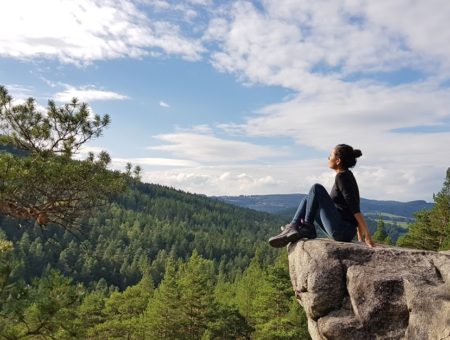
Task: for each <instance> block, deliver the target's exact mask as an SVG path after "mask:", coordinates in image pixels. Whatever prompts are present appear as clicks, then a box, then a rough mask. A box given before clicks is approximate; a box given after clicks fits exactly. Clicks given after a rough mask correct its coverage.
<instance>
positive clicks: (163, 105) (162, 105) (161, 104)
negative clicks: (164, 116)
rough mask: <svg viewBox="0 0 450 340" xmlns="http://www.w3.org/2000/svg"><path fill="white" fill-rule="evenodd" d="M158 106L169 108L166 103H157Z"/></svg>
mask: <svg viewBox="0 0 450 340" xmlns="http://www.w3.org/2000/svg"><path fill="white" fill-rule="evenodd" d="M159 106H161V107H165V108H169V107H170V105H169V104H167V103H166V102H164V101H162V100H161V101H160V102H159Z"/></svg>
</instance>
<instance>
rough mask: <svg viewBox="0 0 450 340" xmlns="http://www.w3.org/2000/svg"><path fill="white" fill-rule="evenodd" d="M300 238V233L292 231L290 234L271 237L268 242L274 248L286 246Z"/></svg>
mask: <svg viewBox="0 0 450 340" xmlns="http://www.w3.org/2000/svg"><path fill="white" fill-rule="evenodd" d="M299 239H300V235H299V234H298V233H292V234H290V235H286V236H284V237H277V236H274V237H271V238H270V239H269V244H270V245H271V246H272V247H274V248H282V247H284V246H287V245H288V244H289V243H290V242H295V241H298V240H299Z"/></svg>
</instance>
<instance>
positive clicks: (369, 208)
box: [213, 194, 434, 218]
mask: <svg viewBox="0 0 450 340" xmlns="http://www.w3.org/2000/svg"><path fill="white" fill-rule="evenodd" d="M305 196H306V195H305V194H274V195H249V196H245V195H241V196H213V198H216V199H218V200H220V201H223V202H226V203H229V204H233V205H237V206H240V207H244V208H249V209H253V210H258V211H264V212H268V213H272V214H282V213H284V212H286V211H287V210H291V209H295V208H296V207H297V206H298V203H299V202H300V200H301V199H302V198H303V197H305ZM433 205H434V204H433V203H429V202H426V201H423V200H416V201H410V202H399V201H379V200H372V199H366V198H361V210H362V211H363V212H364V213H371V214H374V213H387V214H392V215H398V216H403V217H406V218H413V217H414V213H415V212H417V211H419V210H424V209H431V208H432V207H433Z"/></svg>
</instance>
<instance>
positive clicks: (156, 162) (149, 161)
mask: <svg viewBox="0 0 450 340" xmlns="http://www.w3.org/2000/svg"><path fill="white" fill-rule="evenodd" d="M112 162H113V164H115V165H116V166H118V167H119V168H123V166H124V165H125V164H127V163H129V162H130V163H132V164H135V165H140V166H151V167H155V166H157V167H192V166H198V165H199V164H198V163H196V162H193V161H190V160H186V159H174V158H158V157H144V158H113V159H112Z"/></svg>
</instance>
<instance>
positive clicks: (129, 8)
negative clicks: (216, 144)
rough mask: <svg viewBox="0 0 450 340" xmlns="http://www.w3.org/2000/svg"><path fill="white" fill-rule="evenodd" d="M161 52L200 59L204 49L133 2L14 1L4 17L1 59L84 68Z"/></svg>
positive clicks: (0, 23)
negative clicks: (50, 61)
mask: <svg viewBox="0 0 450 340" xmlns="http://www.w3.org/2000/svg"><path fill="white" fill-rule="evenodd" d="M159 52H163V53H165V54H173V55H178V56H181V57H183V58H185V59H187V60H198V59H199V58H201V54H202V52H203V47H202V46H201V44H200V43H198V42H196V41H195V40H194V39H191V38H188V37H185V36H183V34H182V32H181V31H180V29H179V28H178V26H177V25H176V24H172V23H169V22H164V21H162V20H158V19H155V18H148V17H147V16H146V15H145V13H144V11H143V10H142V9H141V8H140V7H139V6H138V5H137V4H135V3H134V2H133V1H131V0H124V1H120V2H117V1H111V0H98V1H88V0H78V1H71V0H62V1H57V0H42V1H36V2H34V1H31V2H30V1H26V0H14V1H12V0H10V1H7V2H6V3H4V4H3V5H2V11H1V12H0V56H4V57H12V58H20V59H27V58H54V59H58V60H60V61H62V62H65V63H76V64H85V63H90V62H93V61H95V60H103V59H116V58H122V57H130V58H139V57H144V56H147V55H153V54H155V53H159Z"/></svg>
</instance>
